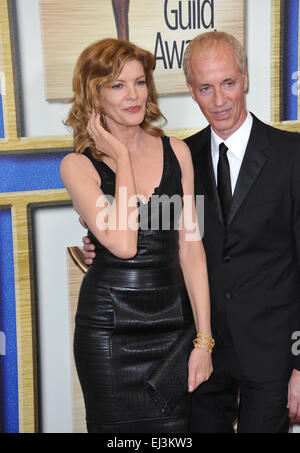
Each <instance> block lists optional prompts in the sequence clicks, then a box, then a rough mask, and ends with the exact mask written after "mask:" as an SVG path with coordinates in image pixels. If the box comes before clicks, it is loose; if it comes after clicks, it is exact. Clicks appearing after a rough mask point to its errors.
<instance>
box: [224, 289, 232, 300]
mask: <svg viewBox="0 0 300 453" xmlns="http://www.w3.org/2000/svg"><path fill="white" fill-rule="evenodd" d="M225 299H226V300H231V299H232V294H231V292H230V291H226V293H225Z"/></svg>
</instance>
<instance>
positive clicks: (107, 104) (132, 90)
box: [99, 60, 148, 130]
mask: <svg viewBox="0 0 300 453" xmlns="http://www.w3.org/2000/svg"><path fill="white" fill-rule="evenodd" d="M147 98H148V88H147V85H146V76H145V72H144V68H143V66H142V64H141V63H140V62H139V61H137V60H132V61H129V62H128V63H126V64H125V66H124V68H123V69H122V71H121V72H120V74H119V76H118V78H117V79H116V80H115V81H114V82H113V83H112V84H110V85H108V86H107V85H105V86H101V88H100V94H99V100H100V103H101V105H102V109H103V110H104V112H105V119H106V124H107V126H108V128H109V129H110V130H112V128H114V126H125V127H132V126H138V125H140V124H141V123H142V122H143V120H144V118H145V113H146V102H147Z"/></svg>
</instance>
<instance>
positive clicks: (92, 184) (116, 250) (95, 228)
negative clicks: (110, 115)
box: [60, 128, 138, 259]
mask: <svg viewBox="0 0 300 453" xmlns="http://www.w3.org/2000/svg"><path fill="white" fill-rule="evenodd" d="M102 129H103V128H102ZM101 134H103V136H104V140H105V141H106V144H105V149H106V151H107V154H110V156H113V158H114V160H115V163H116V188H115V197H114V200H113V203H112V204H110V203H109V202H108V201H106V197H105V195H104V194H103V191H102V190H101V188H100V187H99V186H100V184H101V181H100V177H99V175H98V173H97V172H96V170H95V168H94V167H93V165H92V163H91V162H90V160H89V159H88V158H87V157H86V156H84V155H81V154H75V153H72V154H68V155H67V156H66V157H65V158H64V159H63V160H62V163H61V167H60V173H61V178H62V180H63V183H64V184H65V187H66V189H67V190H68V192H69V194H70V196H71V198H72V201H73V205H74V208H75V209H76V211H77V212H78V213H79V214H80V215H81V216H82V217H83V219H84V221H85V223H86V224H87V225H88V227H89V229H90V230H91V232H92V233H93V234H94V236H95V237H96V238H97V239H98V240H99V241H100V242H101V243H102V244H103V245H104V246H105V247H106V248H107V249H108V250H110V251H111V253H113V254H114V255H116V256H118V257H119V258H123V259H128V258H132V257H133V256H134V255H135V254H136V252H137V234H138V208H137V198H136V188H135V183H134V177H133V171H132V165H131V159H130V154H129V151H128V150H127V148H126V147H125V146H124V145H123V144H122V143H121V142H119V141H118V140H117V139H115V138H114V137H112V135H111V134H109V132H107V131H105V130H104V129H103V130H101ZM129 220H130V224H129Z"/></svg>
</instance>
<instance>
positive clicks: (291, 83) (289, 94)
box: [280, 0, 299, 121]
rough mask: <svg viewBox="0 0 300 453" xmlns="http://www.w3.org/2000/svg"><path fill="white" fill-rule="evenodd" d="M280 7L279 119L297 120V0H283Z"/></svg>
mask: <svg viewBox="0 0 300 453" xmlns="http://www.w3.org/2000/svg"><path fill="white" fill-rule="evenodd" d="M282 8H283V10H282V12H281V14H282V15H283V21H282V24H283V30H282V34H281V37H282V43H281V49H282V51H281V52H282V53H281V58H282V67H281V77H282V80H281V114H280V121H296V120H298V82H297V81H298V78H299V72H298V71H299V69H298V55H299V0H285V1H284V2H283V3H282ZM295 81H296V82H295ZM295 86H296V87H297V88H296V89H295Z"/></svg>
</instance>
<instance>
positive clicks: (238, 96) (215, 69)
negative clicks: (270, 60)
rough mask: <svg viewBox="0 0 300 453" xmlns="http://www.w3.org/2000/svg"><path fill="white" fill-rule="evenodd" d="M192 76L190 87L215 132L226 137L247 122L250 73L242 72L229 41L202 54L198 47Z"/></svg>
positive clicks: (195, 52) (192, 65)
mask: <svg viewBox="0 0 300 453" xmlns="http://www.w3.org/2000/svg"><path fill="white" fill-rule="evenodd" d="M190 71H191V75H192V79H191V81H190V83H188V88H189V90H190V92H191V95H192V97H193V99H194V100H195V101H196V102H197V104H198V105H199V107H200V109H201V111H202V113H203V114H204V116H205V117H206V119H207V121H208V122H209V124H210V125H211V127H212V129H213V130H214V132H215V133H216V134H217V135H218V136H219V137H221V138H222V139H223V140H226V139H227V138H228V137H230V135H232V134H233V133H234V132H235V131H236V130H237V129H239V127H240V126H241V125H242V124H243V122H244V121H245V119H246V116H247V111H246V104H245V92H246V90H247V86H248V77H247V74H246V73H245V74H242V72H241V70H240V68H239V67H238V64H237V61H236V57H235V55H234V53H233V52H232V50H231V49H230V47H229V46H228V45H227V44H221V45H219V46H218V47H217V49H216V50H215V51H212V52H210V53H200V51H199V50H197V47H196V48H195V49H194V51H193V54H192V56H191V59H190Z"/></svg>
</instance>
